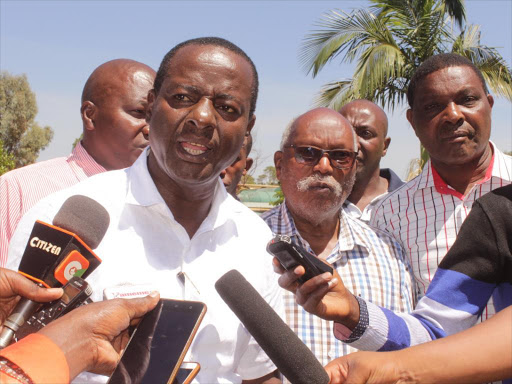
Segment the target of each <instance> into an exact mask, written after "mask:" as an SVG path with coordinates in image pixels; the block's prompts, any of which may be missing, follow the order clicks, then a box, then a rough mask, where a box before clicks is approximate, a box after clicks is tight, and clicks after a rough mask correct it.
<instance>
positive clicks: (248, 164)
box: [245, 157, 254, 172]
mask: <svg viewBox="0 0 512 384" xmlns="http://www.w3.org/2000/svg"><path fill="white" fill-rule="evenodd" d="M253 163H254V160H253V159H252V157H248V158H247V159H245V172H249V169H251V167H252V164H253Z"/></svg>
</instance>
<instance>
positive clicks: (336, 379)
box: [324, 358, 348, 384]
mask: <svg viewBox="0 0 512 384" xmlns="http://www.w3.org/2000/svg"><path fill="white" fill-rule="evenodd" d="M324 369H325V371H326V372H327V374H328V375H329V379H330V380H329V384H340V383H341V384H342V383H346V379H347V376H348V372H347V367H346V366H345V364H344V362H343V360H342V358H338V359H336V360H333V361H331V362H330V363H329V364H327V365H326V366H325V367H324Z"/></svg>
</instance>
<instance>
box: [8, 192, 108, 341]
mask: <svg viewBox="0 0 512 384" xmlns="http://www.w3.org/2000/svg"><path fill="white" fill-rule="evenodd" d="M109 223H110V217H109V215H108V212H107V211H106V210H105V208H103V206H102V205H100V204H99V203H98V202H97V201H95V200H93V199H91V198H89V197H86V196H81V195H75V196H71V197H70V198H68V199H67V200H66V201H65V202H64V204H63V205H62V207H61V208H60V210H59V211H58V212H57V214H56V215H55V217H54V219H53V225H50V224H47V223H44V222H42V221H36V223H35V224H34V227H33V229H32V233H31V234H30V237H29V241H28V243H27V246H26V248H25V251H24V253H23V256H22V259H21V262H20V265H19V268H18V272H19V273H21V274H22V275H24V276H25V277H27V278H29V279H31V280H32V281H34V282H36V283H37V284H39V285H41V286H45V287H47V288H50V287H60V286H62V285H64V284H66V283H67V282H68V281H69V280H70V279H71V278H72V277H73V276H78V277H82V278H86V277H87V276H88V275H90V274H91V272H92V271H94V270H95V269H96V267H97V266H98V265H100V263H101V259H100V258H99V257H98V256H96V254H95V253H94V252H93V251H92V249H93V248H97V247H98V245H99V244H100V242H101V240H102V239H103V236H104V235H105V233H106V232H107V229H108V226H109ZM38 306H39V303H36V302H33V301H31V300H28V299H24V298H22V299H21V300H20V301H19V303H18V304H17V306H16V307H15V308H14V310H13V311H12V312H11V314H10V316H9V317H8V318H7V319H6V320H5V322H4V324H3V325H4V328H3V330H2V333H1V334H0V349H2V348H5V347H6V346H8V345H9V343H10V342H11V340H12V337H13V336H14V333H15V332H16V331H17V330H18V329H19V327H20V326H21V325H22V324H23V323H24V322H25V321H26V320H27V319H28V318H30V316H32V315H33V313H34V312H35V310H36V309H37V307H38Z"/></svg>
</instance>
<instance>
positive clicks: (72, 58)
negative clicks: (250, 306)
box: [0, 0, 512, 177]
mask: <svg viewBox="0 0 512 384" xmlns="http://www.w3.org/2000/svg"><path fill="white" fill-rule="evenodd" d="M368 5H369V2H367V1H363V0H360V1H343V0H341V1H340V0H338V1H144V2H142V1H93V0H91V1H66V0H60V1H45V0H38V1H20V0H17V1H13V0H0V69H1V70H2V71H8V72H9V73H11V74H15V75H19V74H23V73H24V74H26V75H27V77H28V80H29V83H30V86H31V88H32V90H33V91H34V92H35V94H36V98H37V103H38V107H39V112H38V115H37V116H36V121H37V122H38V123H39V124H40V125H43V126H44V125H49V126H51V127H52V128H53V130H54V133H55V134H54V138H53V140H52V142H51V143H50V145H49V146H48V148H47V149H45V150H44V151H42V152H41V154H40V157H39V161H41V160H46V159H50V158H53V157H58V156H67V155H68V154H69V153H70V152H71V149H72V148H71V145H72V143H73V141H74V140H75V139H76V138H77V137H78V136H79V135H80V134H81V131H82V122H81V119H80V113H79V110H80V97H81V92H82V88H83V85H84V83H85V81H86V80H87V78H88V76H89V75H90V73H91V72H92V71H93V70H94V69H95V68H96V67H97V66H98V65H100V64H102V63H104V62H105V61H108V60H112V59H116V58H130V59H134V60H137V61H141V62H143V63H145V64H148V65H149V66H151V67H153V68H154V69H155V70H156V69H158V66H159V65H160V61H161V59H162V58H163V56H164V55H165V53H167V51H169V50H170V49H171V48H172V47H173V46H174V45H176V44H177V43H180V42H182V41H184V40H187V39H190V38H195V37H200V36H220V37H223V38H226V39H228V40H231V41H232V42H234V43H235V44H237V45H239V46H240V47H241V48H242V49H243V50H244V51H246V53H247V54H248V55H249V56H250V57H251V58H252V60H253V61H254V63H255V64H256V67H257V69H258V72H259V76H260V95H259V99H258V104H257V108H256V116H257V119H256V126H255V129H254V130H253V134H254V147H253V152H252V153H251V157H255V158H256V160H257V161H256V163H257V165H256V168H255V169H254V170H253V172H252V173H253V174H254V175H255V176H257V175H259V174H260V173H261V172H262V170H263V169H264V167H266V166H268V165H273V154H274V152H275V151H276V150H277V149H278V147H279V142H280V138H281V134H282V132H283V130H284V128H285V127H286V125H287V124H288V122H289V121H290V120H291V119H292V118H294V117H296V116H298V115H300V114H302V113H304V112H306V111H307V110H309V109H311V108H312V107H313V99H314V97H315V95H316V94H317V93H318V92H319V90H320V89H321V87H322V85H323V84H325V83H328V82H330V81H334V80H340V79H347V78H350V77H352V73H353V69H354V66H355V65H354V64H341V61H340V60H334V61H332V62H331V63H329V64H328V65H327V66H326V67H325V68H324V69H323V70H322V71H321V72H320V74H319V75H318V76H317V77H316V78H312V76H311V75H307V74H306V73H305V71H304V70H303V69H302V68H301V65H300V62H299V60H298V58H297V57H298V52H299V48H300V45H301V42H302V40H303V38H304V36H305V35H306V34H308V33H309V32H310V31H311V30H313V29H314V28H315V27H314V23H315V22H316V21H317V20H318V19H319V18H320V17H321V16H322V14H323V13H325V12H328V11H329V10H332V9H339V10H343V11H346V12H350V11H351V10H352V9H357V8H362V7H366V6H368ZM466 11H467V23H468V24H478V25H480V29H481V33H482V35H481V42H482V43H483V44H487V45H490V46H493V47H497V48H498V50H499V52H500V53H501V55H502V56H503V57H504V59H505V60H506V62H507V63H508V65H509V66H511V62H512V39H511V38H510V36H512V0H469V1H466ZM405 111H406V106H405V105H401V106H398V107H397V108H396V109H395V111H394V112H392V113H391V111H386V112H388V115H389V118H390V129H389V135H390V137H391V139H392V142H391V146H390V149H389V151H388V154H387V156H386V157H385V158H384V159H383V161H382V163H381V165H382V166H383V167H390V168H392V169H393V170H395V172H397V173H398V175H399V176H401V177H405V175H406V170H407V166H408V164H409V161H410V160H411V159H413V158H416V157H418V155H419V141H418V140H417V138H416V136H415V135H414V132H413V130H412V127H411V126H410V125H409V123H408V122H407V120H406V118H405ZM511 126H512V106H511V103H510V102H509V101H507V100H505V99H501V98H497V99H496V102H495V104H494V108H493V125H492V134H491V140H493V141H494V142H495V143H496V144H497V146H498V148H500V149H501V150H505V151H510V150H512V129H511Z"/></svg>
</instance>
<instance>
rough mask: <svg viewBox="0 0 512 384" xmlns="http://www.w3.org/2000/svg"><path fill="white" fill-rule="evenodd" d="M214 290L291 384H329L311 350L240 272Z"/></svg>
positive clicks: (228, 275) (226, 277) (231, 273)
mask: <svg viewBox="0 0 512 384" xmlns="http://www.w3.org/2000/svg"><path fill="white" fill-rule="evenodd" d="M215 289H216V290H217V292H218V293H219V295H220V297H222V300H224V301H225V302H226V304H227V305H228V306H229V308H231V310H232V311H233V312H234V313H235V315H236V316H237V317H238V318H239V319H240V321H241V322H242V324H243V325H244V326H245V328H247V330H248V331H249V333H250V334H251V335H252V336H253V337H254V339H255V340H256V341H257V342H258V344H259V345H260V346H261V348H262V349H263V350H264V351H265V353H266V354H267V355H268V357H270V359H271V360H272V361H273V362H274V364H275V365H276V366H277V368H278V369H279V371H280V372H281V373H282V374H283V375H284V376H285V377H286V378H287V379H288V380H290V382H292V383H293V384H327V383H329V376H328V375H327V372H326V371H325V370H324V368H323V367H322V365H321V364H320V363H319V362H318V360H317V359H316V357H315V356H314V355H313V353H312V352H311V351H310V350H309V348H308V347H307V346H306V345H305V344H304V343H303V342H302V341H301V340H300V339H299V338H298V337H297V335H296V334H295V333H294V332H293V331H292V330H291V329H290V327H289V326H288V325H286V323H285V322H284V321H283V320H282V319H281V318H280V317H279V315H278V314H277V313H276V312H275V311H274V310H273V309H272V308H271V307H270V305H268V303H267V302H266V301H265V300H264V299H263V297H261V295H260V294H259V293H258V292H257V291H256V290H255V289H254V287H253V286H252V285H251V284H249V282H248V281H247V280H246V279H245V278H244V277H243V276H242V275H241V274H240V272H238V271H236V270H231V271H229V272H227V273H226V274H224V276H222V277H221V278H220V279H219V280H217V282H216V283H215Z"/></svg>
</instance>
